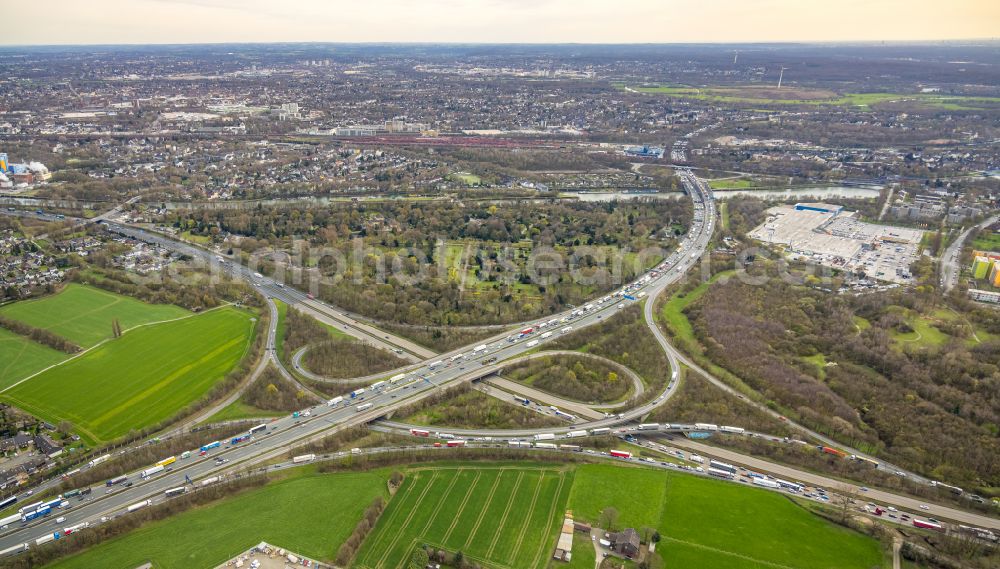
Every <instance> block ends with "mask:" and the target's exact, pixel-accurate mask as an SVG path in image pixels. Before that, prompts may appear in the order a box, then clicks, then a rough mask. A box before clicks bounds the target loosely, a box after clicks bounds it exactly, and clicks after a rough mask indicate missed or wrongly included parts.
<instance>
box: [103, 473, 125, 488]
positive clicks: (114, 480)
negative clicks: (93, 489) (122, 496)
mask: <svg viewBox="0 0 1000 569" xmlns="http://www.w3.org/2000/svg"><path fill="white" fill-rule="evenodd" d="M126 480H128V476H125V475H124V474H122V475H121V476H116V477H115V478H112V479H111V480H108V481H107V482H105V483H104V484H105V485H107V486H114V485H115V484H121V483H122V482H125V481H126Z"/></svg>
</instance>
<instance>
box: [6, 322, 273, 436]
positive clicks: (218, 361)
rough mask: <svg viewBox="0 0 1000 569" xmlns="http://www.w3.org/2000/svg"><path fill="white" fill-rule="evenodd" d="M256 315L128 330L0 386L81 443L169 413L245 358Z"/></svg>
mask: <svg viewBox="0 0 1000 569" xmlns="http://www.w3.org/2000/svg"><path fill="white" fill-rule="evenodd" d="M254 325H255V320H254V318H253V317H252V315H251V314H250V313H248V312H245V311H242V310H238V309H235V308H231V307H224V308H219V309H216V310H211V311H208V312H205V313H202V314H199V315H195V316H191V317H188V318H184V319H181V320H175V321H171V322H164V323H161V324H155V325H151V326H146V327H142V328H139V329H137V330H133V331H132V332H129V333H127V334H125V335H123V336H122V337H120V338H118V339H115V340H113V341H110V342H107V343H105V344H102V345H100V346H98V347H96V348H94V349H93V350H91V351H89V352H87V353H85V354H83V355H81V356H79V357H76V358H73V359H71V360H69V361H67V362H66V363H64V364H62V365H59V366H56V367H54V368H51V369H49V370H46V371H45V372H43V373H41V374H39V375H37V376H35V377H32V378H31V379H29V380H27V381H24V382H22V383H19V384H17V385H15V386H13V387H9V388H7V389H6V390H5V391H3V392H0V399H2V400H3V401H6V402H8V403H10V404H12V405H14V406H17V407H20V408H21V409H24V410H25V411H28V412H30V413H32V414H34V415H36V416H38V417H40V418H42V419H44V420H46V421H49V422H50V423H53V424H58V423H59V422H61V421H69V422H70V423H72V424H73V426H74V428H75V429H76V430H77V432H79V434H80V435H81V436H82V437H83V438H84V440H86V441H87V442H88V443H91V444H93V443H98V442H101V441H108V440H111V439H114V438H116V437H120V436H122V435H125V434H126V433H128V431H129V430H131V429H142V428H144V427H148V426H151V425H155V424H156V423H158V422H160V421H162V420H164V419H167V418H169V417H170V416H172V415H173V414H175V413H177V412H178V411H180V410H181V409H183V408H184V407H185V406H186V405H188V404H190V403H191V402H193V401H195V400H196V399H198V398H199V397H201V396H203V395H204V394H205V393H207V392H208V390H209V389H211V387H212V386H213V385H214V384H215V383H216V382H218V381H219V380H220V379H222V378H223V377H224V376H225V375H226V373H228V372H229V371H230V370H231V369H232V368H233V367H234V366H235V365H236V364H237V363H238V362H239V360H240V359H241V358H242V357H243V356H244V354H245V353H246V351H247V349H248V347H249V345H250V339H251V337H252V335H253V328H254Z"/></svg>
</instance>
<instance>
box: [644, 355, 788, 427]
mask: <svg viewBox="0 0 1000 569" xmlns="http://www.w3.org/2000/svg"><path fill="white" fill-rule="evenodd" d="M680 381H681V385H680V387H679V388H678V390H677V392H676V393H675V394H674V396H673V397H671V398H670V399H668V400H667V401H666V402H664V403H663V405H660V406H659V407H657V408H656V410H654V411H653V412H652V413H651V414H650V420H653V421H657V422H669V423H688V424H691V423H713V424H716V425H731V426H734V427H743V428H744V429H746V430H748V431H756V432H758V433H767V434H769V435H776V436H787V435H791V434H792V431H791V430H790V429H789V428H788V425H787V424H786V423H783V422H781V421H779V420H778V419H775V418H774V417H772V416H770V415H768V414H767V413H764V412H763V411H760V410H759V409H757V408H756V407H753V406H752V405H750V404H749V403H747V402H746V401H745V400H743V399H740V398H738V397H736V396H734V395H730V394H729V393H726V392H724V391H722V390H720V389H718V388H716V387H715V386H713V385H712V384H710V383H709V382H708V381H707V380H705V379H704V378H703V377H702V376H701V375H700V374H699V373H697V372H695V371H692V370H690V369H687V368H685V369H684V374H683V375H682V377H681V380H680Z"/></svg>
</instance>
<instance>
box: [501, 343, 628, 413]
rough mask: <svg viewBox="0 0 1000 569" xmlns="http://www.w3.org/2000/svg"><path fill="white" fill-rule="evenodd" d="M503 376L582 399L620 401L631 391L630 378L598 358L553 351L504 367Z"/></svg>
mask: <svg viewBox="0 0 1000 569" xmlns="http://www.w3.org/2000/svg"><path fill="white" fill-rule="evenodd" d="M503 376H504V377H506V378H508V379H511V380H514V381H517V382H520V383H524V384H525V385H530V386H531V387H534V388H537V389H541V390H542V391H546V392H548V393H552V394H554V395H559V396H562V397H566V398H568V399H572V400H574V401H582V402H585V403H610V402H614V401H619V400H621V399H623V398H624V397H626V396H627V395H628V394H629V392H631V391H632V381H631V380H630V379H629V378H628V377H625V376H624V375H622V374H621V373H620V372H619V370H618V369H617V368H615V367H612V366H610V365H608V364H606V363H604V362H602V361H600V360H596V359H593V358H586V359H584V358H581V357H574V356H572V355H566V354H555V355H551V356H546V357H543V358H536V359H531V360H528V361H526V362H522V363H519V364H516V365H514V366H513V367H510V368H505V369H504V370H503Z"/></svg>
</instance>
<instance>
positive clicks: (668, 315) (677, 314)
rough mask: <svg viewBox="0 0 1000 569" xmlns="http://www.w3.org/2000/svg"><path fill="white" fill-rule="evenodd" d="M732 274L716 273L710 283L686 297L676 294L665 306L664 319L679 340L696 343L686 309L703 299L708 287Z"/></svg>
mask: <svg viewBox="0 0 1000 569" xmlns="http://www.w3.org/2000/svg"><path fill="white" fill-rule="evenodd" d="M732 274H733V271H723V272H721V273H716V274H715V275H713V276H712V278H711V279H709V281H708V282H705V283H701V284H700V285H698V287H697V288H695V289H694V290H692V291H691V292H689V293H687V294H686V295H684V296H681V295H679V294H675V295H673V296H671V297H670V300H668V301H667V302H665V303H664V304H663V313H662V316H663V319H664V321H665V322H666V323H667V325H668V326H669V327H670V329H671V330H672V331H673V332H674V334H676V335H677V337H678V338H679V339H681V340H682V341H684V342H694V341H695V337H694V329H693V328H691V322H689V321H688V318H687V316H686V315H685V314H684V309H685V308H687V307H688V306H690V305H691V304H692V303H693V302H695V301H697V300H698V299H699V298H701V297H702V296H703V295H704V294H705V293H706V292H707V291H708V287H709V286H711V284H712V283H714V282H715V281H717V280H719V279H721V278H723V277H728V276H729V275H732Z"/></svg>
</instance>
